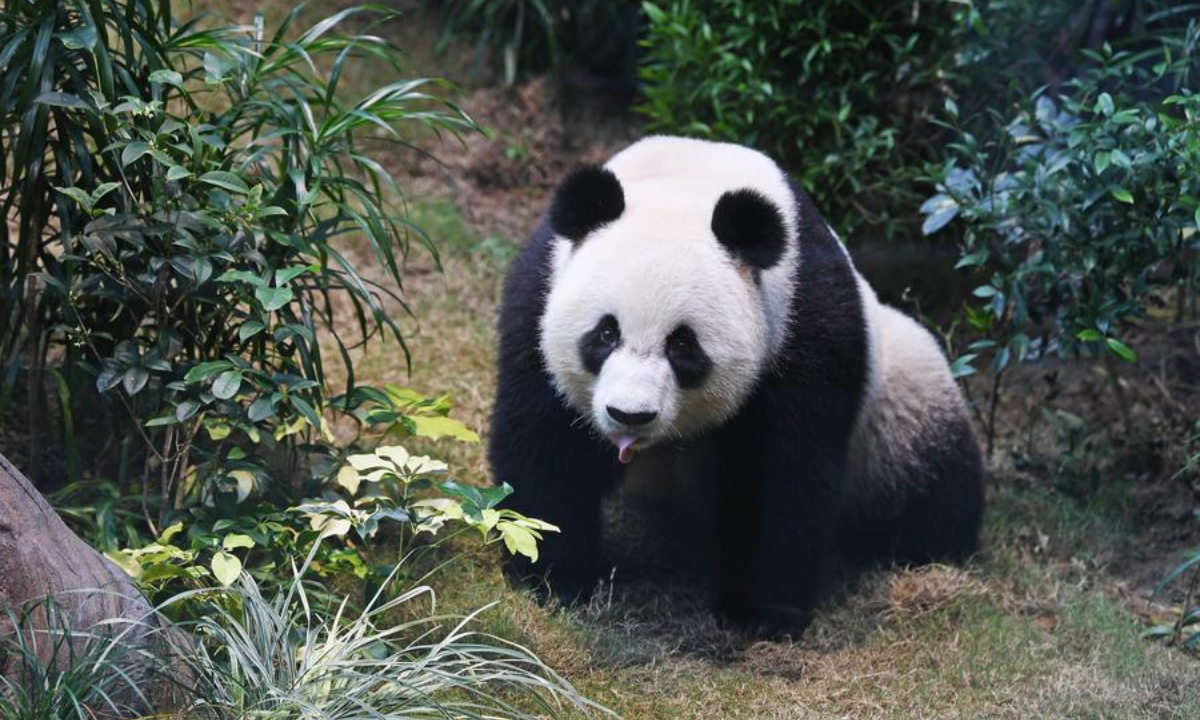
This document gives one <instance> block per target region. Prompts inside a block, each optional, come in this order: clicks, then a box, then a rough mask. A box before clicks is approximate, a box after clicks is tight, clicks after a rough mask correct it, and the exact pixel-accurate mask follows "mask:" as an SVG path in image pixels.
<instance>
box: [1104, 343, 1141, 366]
mask: <svg viewBox="0 0 1200 720" xmlns="http://www.w3.org/2000/svg"><path fill="white" fill-rule="evenodd" d="M1104 344H1105V345H1107V346H1108V349H1109V350H1111V351H1112V353H1113V355H1116V356H1117V357H1119V358H1121V359H1122V360H1124V361H1125V362H1137V353H1135V352H1134V351H1133V348H1131V347H1129V346H1128V345H1126V344H1125V343H1123V342H1121V341H1120V340H1118V339H1116V338H1105V339H1104Z"/></svg>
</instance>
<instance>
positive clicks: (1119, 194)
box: [1112, 187, 1133, 205]
mask: <svg viewBox="0 0 1200 720" xmlns="http://www.w3.org/2000/svg"><path fill="white" fill-rule="evenodd" d="M1112 196H1113V198H1115V199H1116V200H1119V201H1121V202H1123V203H1127V204H1129V205H1132V204H1133V195H1130V194H1129V191H1128V190H1126V189H1125V188H1123V187H1115V188H1113V191H1112Z"/></svg>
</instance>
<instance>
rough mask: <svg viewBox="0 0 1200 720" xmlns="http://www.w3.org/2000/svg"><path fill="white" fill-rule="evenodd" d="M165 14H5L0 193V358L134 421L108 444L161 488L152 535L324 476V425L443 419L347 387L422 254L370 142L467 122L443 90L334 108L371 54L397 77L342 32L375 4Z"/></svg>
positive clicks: (140, 478) (126, 481)
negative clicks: (335, 373) (263, 13)
mask: <svg viewBox="0 0 1200 720" xmlns="http://www.w3.org/2000/svg"><path fill="white" fill-rule="evenodd" d="M170 8H171V6H170V4H169V3H165V2H162V3H158V2H151V1H150V0H104V1H103V2H97V3H85V2H82V1H79V0H70V1H68V2H61V3H60V2H18V1H17V0H12V1H11V2H8V3H7V4H6V6H5V11H4V13H3V15H0V38H2V40H0V53H3V56H4V58H5V62H4V63H3V66H2V67H3V70H0V115H2V116H3V118H4V125H3V128H4V129H3V137H2V138H0V146H2V147H3V148H5V156H4V157H3V158H2V159H0V160H2V161H0V168H2V169H0V172H3V173H4V176H3V177H2V178H0V181H2V182H3V185H4V187H5V188H6V189H7V191H6V193H5V195H4V197H3V202H4V209H5V211H6V213H7V216H8V217H16V218H18V223H17V224H18V227H17V228H16V233H15V234H13V233H12V231H11V230H10V229H9V227H8V226H7V225H6V226H4V229H3V230H0V232H3V233H4V236H3V238H0V240H2V241H0V253H2V254H0V281H2V282H0V293H2V294H3V299H4V303H3V307H4V309H5V313H4V318H3V320H2V321H0V349H2V350H3V355H2V356H0V359H2V360H3V362H4V365H5V367H15V366H17V364H19V363H21V362H22V361H24V365H25V367H24V371H25V372H26V373H27V374H28V375H29V377H31V378H33V379H34V382H33V383H32V384H33V386H34V387H33V390H32V391H31V393H30V394H31V397H32V398H36V397H38V396H40V393H41V388H40V387H38V386H37V382H39V380H38V378H39V376H40V368H41V367H43V366H44V364H45V363H46V360H47V358H48V357H55V358H59V362H61V365H62V372H61V373H60V377H61V378H62V379H63V383H62V389H63V390H64V391H65V393H64V398H66V397H70V398H73V400H72V403H73V404H75V405H76V406H77V408H78V407H91V406H89V405H88V404H87V403H88V400H89V398H94V392H92V391H91V386H94V390H95V391H98V392H99V393H100V394H101V396H102V398H103V399H105V400H106V401H107V404H108V406H109V407H113V408H116V410H117V411H116V413H114V415H112V416H110V418H113V417H115V418H120V417H125V418H127V419H128V421H129V424H127V425H125V426H124V427H121V426H117V427H115V428H114V427H111V426H109V427H104V428H103V429H102V430H103V434H105V435H109V436H111V435H112V434H114V430H116V431H118V433H117V434H118V435H120V433H121V432H123V433H125V437H126V443H125V444H123V445H120V447H121V448H122V452H121V453H120V457H121V464H120V466H119V467H117V468H116V469H115V470H116V473H117V474H118V475H119V478H118V479H119V481H120V483H121V485H122V487H124V488H129V487H131V486H133V485H135V484H136V485H140V486H141V488H142V490H143V492H145V493H153V494H154V495H156V496H158V497H157V502H156V503H155V504H156V505H157V510H158V512H157V518H156V520H157V523H158V527H159V528H163V527H165V526H166V525H167V524H169V522H170V519H171V517H172V515H173V514H174V513H176V512H177V511H179V510H180V509H182V508H184V507H187V506H191V505H208V506H214V505H221V504H222V503H225V504H226V505H228V504H231V501H232V500H234V499H243V498H245V496H246V495H247V494H248V493H252V492H255V491H262V490H266V489H269V488H272V487H274V489H275V490H276V491H277V492H280V493H282V494H284V495H291V496H292V497H295V496H296V495H298V494H299V493H302V492H304V491H305V489H306V487H311V484H312V480H310V479H308V478H316V479H319V478H320V477H323V475H324V474H325V473H327V472H329V471H330V470H331V469H332V468H333V467H334V466H335V464H336V460H337V458H336V455H337V454H338V452H339V451H338V450H337V448H336V447H335V446H334V444H333V442H332V439H333V436H332V434H331V431H330V420H329V419H327V417H326V415H327V413H331V412H334V413H341V414H343V415H347V416H350V417H353V418H354V419H356V420H357V421H359V422H360V423H367V424H371V425H375V426H382V428H383V429H387V428H388V427H394V428H396V429H398V430H404V429H406V428H407V429H409V430H412V429H414V421H413V420H412V418H413V417H428V418H434V417H442V416H444V414H445V412H444V410H439V409H438V408H437V407H436V406H435V405H434V404H427V405H424V406H420V407H418V406H416V405H415V404H412V403H408V401H407V400H406V399H405V398H404V397H399V396H396V395H395V394H389V393H387V392H385V391H383V390H376V389H372V388H365V387H356V386H355V384H354V372H353V367H352V364H351V360H350V355H349V352H348V347H350V346H352V345H354V344H358V343H363V342H366V341H368V340H371V339H377V338H382V337H383V336H385V335H386V336H388V337H391V338H392V339H394V340H395V341H397V342H398V343H399V344H400V346H403V338H402V337H401V333H400V329H399V327H398V326H397V325H396V323H395V321H394V320H393V318H392V317H391V314H392V313H393V312H394V310H393V309H392V308H389V307H388V305H386V304H385V303H386V302H392V303H393V304H394V307H397V308H398V307H403V303H402V302H401V301H400V298H399V297H398V295H397V290H398V288H399V284H400V280H401V277H400V267H401V264H400V260H401V258H402V257H403V256H404V254H405V253H406V252H407V251H408V249H409V245H410V241H412V240H414V239H415V240H417V241H419V242H420V243H423V244H425V245H427V246H429V239H428V238H426V237H425V236H424V234H422V233H421V232H420V230H419V229H417V228H415V226H413V225H411V224H410V223H408V222H407V220H406V219H405V217H404V213H403V209H402V208H401V207H399V206H397V205H396V204H395V202H396V201H397V199H398V198H400V188H399V187H398V186H397V184H396V181H395V179H394V178H393V177H392V175H391V174H390V172H389V170H388V169H387V168H386V167H385V166H384V165H383V164H382V163H380V162H378V161H377V160H375V159H374V158H373V157H372V150H374V149H377V148H380V147H389V146H390V147H398V148H402V149H403V148H411V147H413V146H412V143H413V141H414V139H415V138H416V136H417V135H418V134H425V133H428V132H430V131H432V132H441V131H449V132H451V133H458V132H462V131H469V130H473V129H474V128H475V126H474V124H473V123H472V122H471V121H470V119H469V118H467V117H466V116H465V115H464V114H462V113H461V112H460V111H459V110H458V109H457V108H456V107H454V106H453V105H452V104H450V103H448V102H447V101H445V100H444V99H442V98H441V97H439V96H438V94H437V93H439V92H440V91H442V90H444V85H443V84H442V83H440V82H439V81H436V80H427V79H401V80H396V81H395V82H391V83H388V84H386V85H384V86H382V87H377V88H374V89H372V90H370V91H369V92H366V93H364V94H363V95H362V96H361V97H353V98H349V99H347V98H344V97H343V93H342V92H340V81H341V80H342V79H343V78H344V77H345V76H346V75H347V74H348V73H353V72H361V70H360V68H361V67H363V65H364V64H366V63H373V64H379V65H382V66H385V67H392V68H394V69H396V76H400V77H402V76H401V74H400V71H399V68H400V66H399V61H400V59H401V52H400V50H399V49H398V48H396V47H394V46H392V45H390V44H388V43H387V42H386V41H384V40H382V39H380V38H378V37H375V36H372V35H367V34H360V35H343V34H338V28H339V26H340V25H341V24H342V23H344V22H345V21H346V20H347V19H348V18H351V17H358V16H362V17H370V16H372V14H373V13H375V11H373V10H366V9H363V8H350V9H345V10H341V11H339V12H337V13H336V14H334V15H332V16H330V17H328V18H325V19H323V20H321V21H320V22H318V23H316V24H315V25H313V26H312V27H310V28H308V29H305V30H302V31H299V32H297V31H296V30H295V29H294V28H293V27H292V26H293V24H294V23H295V22H296V18H297V13H296V12H295V11H293V12H292V13H291V14H289V15H288V16H287V17H286V18H285V20H284V21H283V23H282V24H281V26H280V27H279V28H278V29H277V30H276V31H275V32H274V33H273V34H270V33H267V32H266V30H265V29H264V28H263V26H262V22H261V18H259V20H258V22H257V23H256V24H255V25H254V26H252V27H249V28H245V27H238V28H218V29H213V30H205V29H202V28H201V27H200V26H199V25H198V24H197V23H196V22H194V21H191V22H186V23H178V22H176V20H175V18H173V17H172V16H171V13H170ZM355 244H359V246H360V247H362V248H363V249H365V250H366V252H367V254H368V255H369V256H370V257H371V258H372V260H373V262H374V264H375V265H377V267H378V268H379V270H380V271H381V273H382V282H380V281H379V280H376V279H373V278H372V277H370V276H367V275H363V274H361V273H360V271H359V267H358V265H357V264H356V262H355V260H354V259H353V258H354V256H353V255H352V254H350V253H349V252H348V251H349V250H350V249H351V248H352V247H354V245H355ZM430 247H432V246H430ZM31 278H36V281H33V280H31ZM339 307H343V308H344V310H343V312H346V313H348V314H349V316H350V317H351V318H353V320H352V321H351V322H350V323H349V324H347V323H344V322H343V323H340V324H336V325H335V323H334V318H335V313H336V311H337V308H339ZM347 325H349V327H347ZM330 360H334V361H337V360H340V362H341V363H342V364H343V365H344V371H345V373H346V375H347V376H348V378H349V381H348V385H349V387H348V389H347V392H346V393H344V394H342V395H340V396H339V395H336V394H335V393H334V392H332V390H331V388H330V387H329V386H328V384H327V382H326V370H327V368H326V367H325V363H326V362H328V361H330ZM10 377H11V376H10ZM67 407H68V409H69V408H70V405H69V404H68V405H67ZM75 415H76V416H78V415H79V412H78V411H77V412H76V413H75ZM67 419H69V416H67ZM443 420H445V419H444V417H443ZM446 422H449V421H448V420H447V421H446ZM39 430H40V428H34V429H33V432H34V434H36V433H37V432H38V431H39ZM130 441H132V442H130ZM139 445H140V446H141V449H142V450H141V452H140V453H139V452H137V451H136V449H137V447H138V446H139ZM110 446H111V445H110ZM68 447H69V448H70V447H71V446H68ZM130 447H133V448H134V450H133V451H130V449H129V448H130ZM74 465H75V466H76V467H78V465H79V462H78V458H77V459H76V462H75V463H74ZM74 479H78V478H74ZM306 483H307V484H306Z"/></svg>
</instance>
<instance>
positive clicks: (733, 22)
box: [638, 0, 956, 234]
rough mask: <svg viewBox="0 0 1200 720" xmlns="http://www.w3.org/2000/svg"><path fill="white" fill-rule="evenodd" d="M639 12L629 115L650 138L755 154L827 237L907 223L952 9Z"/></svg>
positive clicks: (835, 5) (948, 56) (754, 7)
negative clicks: (813, 206)
mask: <svg viewBox="0 0 1200 720" xmlns="http://www.w3.org/2000/svg"><path fill="white" fill-rule="evenodd" d="M643 7H644V10H645V13H646V16H647V19H648V26H647V28H646V30H645V32H644V34H643V37H642V40H641V45H642V47H643V48H644V49H645V57H644V61H643V66H642V70H641V78H642V80H643V83H644V85H643V88H642V93H643V97H644V100H643V101H642V102H641V104H640V105H639V107H638V109H639V110H640V112H642V113H643V114H644V115H645V116H646V117H647V119H648V121H649V122H648V125H649V128H650V129H651V130H657V131H664V132H676V133H682V134H686V135H692V136H696V137H702V138H712V139H719V140H727V141H733V142H739V143H743V144H746V145H750V146H753V147H756V148H758V149H759V150H762V151H764V152H766V153H768V154H769V155H771V156H772V157H774V158H776V159H777V160H778V161H779V162H780V163H781V164H782V165H783V166H784V168H785V169H787V170H788V171H789V172H791V173H792V174H793V175H794V176H795V178H796V179H797V181H798V182H799V183H800V184H801V185H802V186H803V187H804V189H805V190H807V191H808V192H809V193H811V194H812V195H813V196H814V199H815V200H816V203H817V205H818V207H820V208H821V209H822V212H824V213H826V215H827V217H828V218H829V220H830V222H831V223H832V224H833V225H834V227H835V228H837V229H838V230H839V231H840V232H844V233H847V234H849V233H851V232H852V231H853V230H854V228H855V227H856V226H858V225H859V224H860V223H862V222H867V223H870V224H886V226H887V227H886V229H887V230H888V231H890V230H892V229H893V228H892V226H893V225H894V224H896V223H904V222H906V221H910V220H912V219H913V212H912V211H913V209H915V207H916V206H917V204H918V203H919V200H918V199H917V198H916V196H914V194H913V193H914V188H913V187H912V184H913V181H914V179H915V178H916V177H917V175H918V172H919V167H920V163H919V160H920V159H921V158H922V157H926V156H928V155H929V154H930V152H931V150H932V149H936V145H934V144H933V143H935V142H936V139H937V133H936V132H932V131H933V130H935V128H932V127H931V126H930V124H929V122H928V115H929V106H930V105H931V104H933V103H936V104H937V105H938V106H940V103H941V96H942V89H941V88H942V85H943V79H942V75H943V74H944V73H945V72H946V71H947V69H948V68H950V67H952V65H953V59H954V58H953V42H952V36H953V34H954V30H955V22H956V19H955V18H956V15H955V11H954V9H953V6H952V4H951V3H945V2H919V3H883V4H878V5H870V4H864V3H859V2H853V1H851V0H823V1H822V2H799V1H796V0H793V1H790V2H779V3H761V2H754V1H752V0H671V1H670V2H646V3H644V4H643ZM906 214H907V216H906Z"/></svg>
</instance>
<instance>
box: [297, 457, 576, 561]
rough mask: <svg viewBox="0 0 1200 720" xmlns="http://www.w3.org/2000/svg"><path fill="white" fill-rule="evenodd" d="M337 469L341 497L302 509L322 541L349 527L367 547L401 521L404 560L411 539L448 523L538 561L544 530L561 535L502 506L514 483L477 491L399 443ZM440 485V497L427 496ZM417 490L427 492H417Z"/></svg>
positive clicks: (341, 534)
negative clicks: (386, 526)
mask: <svg viewBox="0 0 1200 720" xmlns="http://www.w3.org/2000/svg"><path fill="white" fill-rule="evenodd" d="M346 461H347V464H346V465H344V466H343V467H342V468H341V470H339V471H338V474H337V478H336V487H337V490H338V491H340V494H341V495H342V497H338V498H337V499H334V500H332V501H326V502H311V501H310V502H307V503H305V504H303V505H301V506H300V507H298V508H297V510H298V511H299V512H301V513H303V514H304V515H305V516H306V517H307V518H309V521H310V523H311V525H312V529H313V530H315V531H317V532H319V533H320V534H321V536H322V537H326V536H336V537H345V536H346V535H347V534H348V533H349V532H350V531H351V530H353V531H354V533H355V534H356V535H357V536H358V537H359V538H360V539H361V540H363V541H364V542H365V541H368V540H370V539H371V538H372V537H374V535H375V534H376V532H378V530H379V526H380V523H381V522H383V521H385V520H390V521H392V522H396V523H399V524H400V525H401V528H402V533H401V535H400V542H399V544H400V548H401V553H400V555H401V558H403V557H404V548H405V547H407V545H408V542H407V541H408V540H409V539H411V536H415V535H419V534H421V533H428V534H430V535H436V534H437V533H438V531H439V530H441V529H442V527H443V526H444V525H446V524H447V523H454V524H461V525H462V526H463V527H464V528H471V529H475V530H478V531H479V532H480V534H481V535H482V536H483V538H484V539H485V540H489V539H490V540H496V539H498V540H503V541H504V545H505V547H506V548H508V551H509V552H511V553H513V554H521V555H524V556H526V557H528V558H529V559H530V560H533V561H537V558H538V552H537V542H538V540H541V538H542V536H541V533H543V532H547V531H549V532H558V528H557V527H555V526H554V525H551V524H549V523H547V522H543V521H541V520H535V519H531V518H527V517H525V516H523V515H521V514H520V513H518V512H516V511H514V510H509V509H507V508H503V509H502V508H497V507H496V506H497V505H498V504H499V503H500V502H501V501H503V500H504V499H505V498H506V497H508V496H509V495H510V494H512V488H511V487H510V486H509V485H508V484H504V485H502V486H500V487H475V486H473V485H466V484H462V483H459V482H456V481H454V480H446V481H443V482H440V483H436V484H435V482H434V478H435V477H438V476H440V475H443V474H445V473H446V471H447V467H446V464H445V463H444V462H442V461H440V460H433V459H431V458H429V457H427V456H424V455H410V454H409V453H408V451H407V450H405V449H404V448H403V447H400V446H398V445H389V446H381V447H377V448H375V451H374V452H372V453H365V454H360V455H351V456H349V457H348V458H346ZM434 488H436V489H437V490H438V491H439V492H440V493H441V497H430V496H429V495H428V493H427V492H425V493H422V491H429V490H431V489H434ZM417 493H422V494H421V495H418V494H417Z"/></svg>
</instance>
